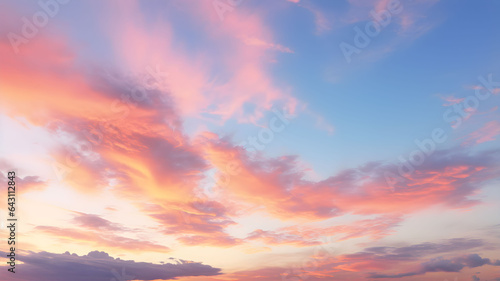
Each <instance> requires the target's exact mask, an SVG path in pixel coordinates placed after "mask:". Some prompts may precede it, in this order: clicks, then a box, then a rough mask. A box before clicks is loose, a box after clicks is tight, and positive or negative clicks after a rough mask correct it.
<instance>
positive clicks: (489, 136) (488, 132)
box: [463, 120, 500, 144]
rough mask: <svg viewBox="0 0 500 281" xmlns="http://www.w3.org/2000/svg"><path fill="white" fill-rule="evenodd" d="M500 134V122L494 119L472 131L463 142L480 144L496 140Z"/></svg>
mask: <svg viewBox="0 0 500 281" xmlns="http://www.w3.org/2000/svg"><path fill="white" fill-rule="evenodd" d="M498 135H500V122H498V121H496V120H493V121H490V122H488V123H486V124H484V125H483V127H481V128H479V129H477V130H476V131H474V132H472V133H470V134H469V135H468V136H467V139H466V140H465V141H464V143H463V144H471V143H473V144H480V143H484V142H489V141H494V140H496V137H497V136H498Z"/></svg>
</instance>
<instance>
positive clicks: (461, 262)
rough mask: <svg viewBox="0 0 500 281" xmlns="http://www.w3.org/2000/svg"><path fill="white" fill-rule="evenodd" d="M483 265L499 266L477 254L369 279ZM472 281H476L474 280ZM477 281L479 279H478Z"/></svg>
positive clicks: (499, 261)
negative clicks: (415, 269)
mask: <svg viewBox="0 0 500 281" xmlns="http://www.w3.org/2000/svg"><path fill="white" fill-rule="evenodd" d="M483 265H493V266H499V265H500V260H497V261H495V262H491V260H490V259H488V258H482V257H481V256H479V255H478V254H469V255H465V256H460V257H456V258H453V259H443V258H441V257H440V258H434V259H431V260H429V261H427V262H424V263H422V264H421V265H420V269H419V270H417V271H412V272H405V273H399V274H378V273H372V274H370V275H369V278H402V277H407V276H414V275H422V274H426V273H427V272H460V271H461V270H462V269H463V268H464V267H469V268H475V267H480V266H483ZM474 280H476V279H475V278H474ZM478 280H479V279H478Z"/></svg>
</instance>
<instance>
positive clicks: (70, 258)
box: [0, 251, 220, 281]
mask: <svg viewBox="0 0 500 281" xmlns="http://www.w3.org/2000/svg"><path fill="white" fill-rule="evenodd" d="M0 254H1V255H2V256H5V255H7V253H5V252H0ZM17 259H18V260H20V261H22V262H23V264H22V265H21V266H22V270H18V271H17V272H16V278H17V279H16V280H20V281H31V280H38V281H67V280H73V281H88V280H92V281H109V280H112V279H113V278H115V279H116V280H157V279H161V280H170V279H175V278H177V277H182V276H213V275H218V274H220V269H218V268H214V267H211V266H209V265H205V264H202V263H199V262H192V261H186V260H174V263H165V264H154V263H148V262H136V261H133V260H122V259H120V258H113V257H111V256H109V254H107V253H106V252H99V251H93V252H89V253H88V254H87V255H83V256H78V255H76V254H70V253H69V252H66V253H64V254H55V253H49V252H39V253H34V252H27V253H26V254H23V255H19V256H17ZM2 267H5V266H2ZM7 274H12V273H10V272H8V271H7V270H6V269H3V268H2V270H1V271H0V277H2V279H4V280H8V279H9V278H11V276H7Z"/></svg>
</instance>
